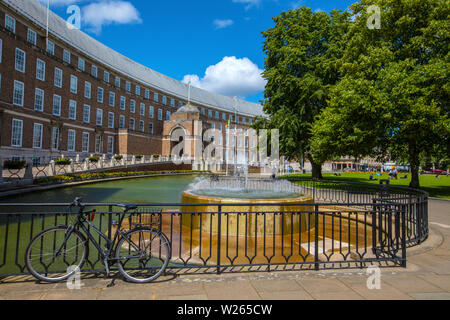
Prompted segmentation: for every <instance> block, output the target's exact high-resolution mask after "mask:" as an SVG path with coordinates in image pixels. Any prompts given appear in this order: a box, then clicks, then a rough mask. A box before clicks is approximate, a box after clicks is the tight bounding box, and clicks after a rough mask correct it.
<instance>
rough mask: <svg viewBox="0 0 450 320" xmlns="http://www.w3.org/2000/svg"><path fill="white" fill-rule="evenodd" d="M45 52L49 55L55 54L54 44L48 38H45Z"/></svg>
mask: <svg viewBox="0 0 450 320" xmlns="http://www.w3.org/2000/svg"><path fill="white" fill-rule="evenodd" d="M47 52H48V53H50V54H51V55H55V44H54V43H53V42H51V41H50V40H47Z"/></svg>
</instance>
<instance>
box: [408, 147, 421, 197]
mask: <svg viewBox="0 0 450 320" xmlns="http://www.w3.org/2000/svg"><path fill="white" fill-rule="evenodd" d="M415 149H416V148H415V145H414V144H412V145H410V150H409V152H410V161H409V162H410V166H411V183H410V184H409V187H410V188H414V189H419V188H420V181H419V157H418V155H417V153H416V152H415V151H416V150H415Z"/></svg>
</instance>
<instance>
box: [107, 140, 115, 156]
mask: <svg viewBox="0 0 450 320" xmlns="http://www.w3.org/2000/svg"><path fill="white" fill-rule="evenodd" d="M107 152H108V154H113V153H114V137H111V136H108V145H107Z"/></svg>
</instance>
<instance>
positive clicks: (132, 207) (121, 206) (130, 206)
mask: <svg viewBox="0 0 450 320" xmlns="http://www.w3.org/2000/svg"><path fill="white" fill-rule="evenodd" d="M117 206H118V207H120V208H124V209H125V210H126V211H128V210H134V209H137V205H135V204H117Z"/></svg>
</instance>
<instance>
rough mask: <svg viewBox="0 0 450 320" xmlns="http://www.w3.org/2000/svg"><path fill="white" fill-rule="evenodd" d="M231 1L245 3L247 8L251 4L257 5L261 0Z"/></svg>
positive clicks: (251, 5)
mask: <svg viewBox="0 0 450 320" xmlns="http://www.w3.org/2000/svg"><path fill="white" fill-rule="evenodd" d="M233 2H234V3H244V4H246V6H245V10H248V9H250V8H251V7H253V6H258V5H259V4H260V3H261V0H233Z"/></svg>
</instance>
